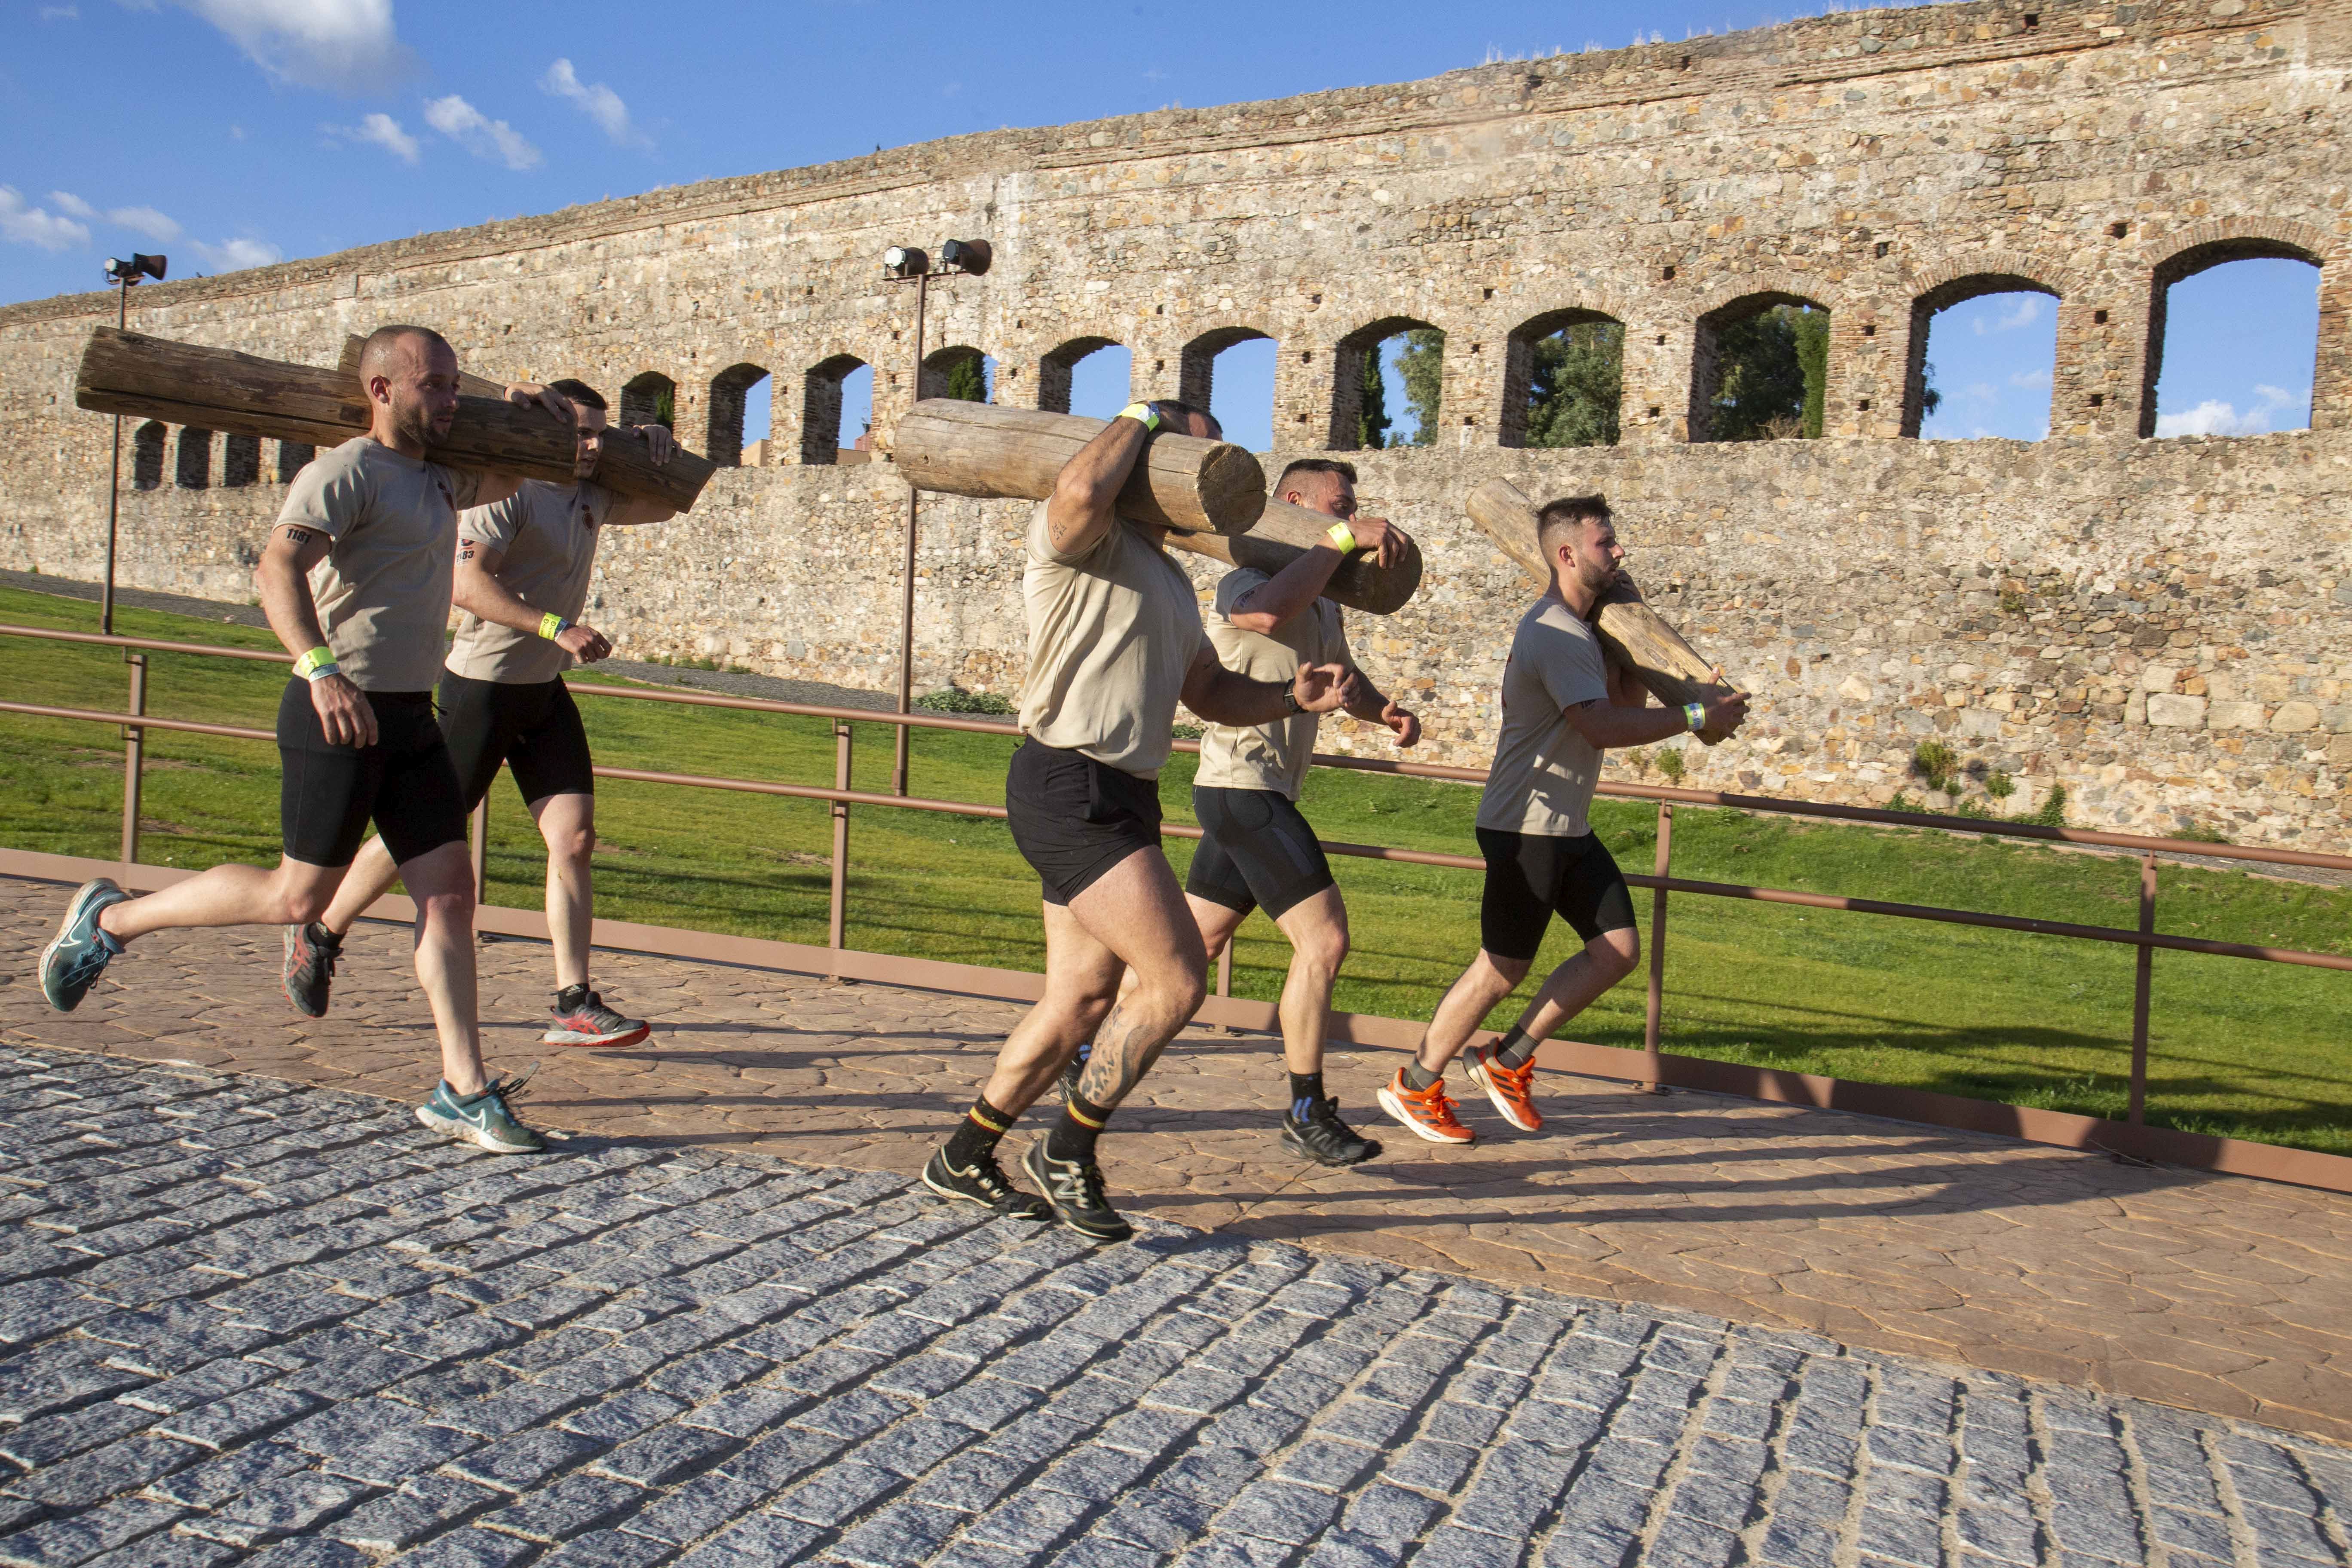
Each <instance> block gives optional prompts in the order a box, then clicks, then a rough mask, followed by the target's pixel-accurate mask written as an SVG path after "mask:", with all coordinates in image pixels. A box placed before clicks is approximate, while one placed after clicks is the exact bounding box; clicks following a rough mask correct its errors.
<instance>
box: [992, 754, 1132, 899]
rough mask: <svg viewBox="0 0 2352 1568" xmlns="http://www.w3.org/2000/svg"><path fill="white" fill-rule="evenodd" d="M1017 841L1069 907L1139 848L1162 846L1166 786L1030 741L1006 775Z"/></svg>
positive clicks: (1050, 891)
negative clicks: (1162, 797)
mask: <svg viewBox="0 0 2352 1568" xmlns="http://www.w3.org/2000/svg"><path fill="white" fill-rule="evenodd" d="M1004 809H1005V813H1006V815H1007V816H1008V817H1009V818H1010V821H1009V823H1008V826H1011V827H1012V829H1013V844H1014V846H1015V847H1018V848H1019V849H1020V851H1021V858H1023V859H1024V860H1026V861H1028V862H1029V865H1030V867H1031V868H1032V869H1034V871H1035V872H1036V873H1037V879H1038V881H1039V882H1041V883H1043V884H1044V886H1045V901H1046V902H1047V903H1049V904H1066V903H1068V902H1069V901H1070V900H1072V899H1075V898H1076V897H1077V896H1078V895H1079V894H1080V893H1083V892H1085V891H1086V890H1087V889H1088V888H1091V887H1093V886H1094V885H1095V883H1096V882H1097V881H1098V880H1100V879H1101V878H1102V875H1103V873H1104V872H1106V871H1108V870H1109V869H1110V868H1112V867H1114V866H1116V865H1118V863H1119V862H1120V861H1122V860H1124V859H1126V858H1128V857H1129V856H1130V855H1132V854H1134V853H1135V852H1136V851H1137V850H1139V849H1157V848H1159V847H1160V785H1159V784H1158V782H1157V781H1156V780H1152V779H1142V778H1138V777H1136V776H1135V775H1134V774H1133V773H1121V772H1119V771H1118V769H1117V768H1114V767H1111V766H1109V765H1108V764H1107V763H1098V762H1097V761H1095V760H1094V759H1093V758H1092V757H1089V756H1087V755H1086V754H1085V753H1084V752H1066V751H1062V750H1059V749H1058V748H1055V747H1053V746H1045V745H1040V744H1038V743H1037V742H1035V741H1032V740H1028V739H1025V738H1024V740H1023V741H1022V742H1021V746H1020V749H1019V750H1017V751H1015V752H1013V765H1012V767H1011V768H1010V769H1008V770H1006V773H1005V775H1004Z"/></svg>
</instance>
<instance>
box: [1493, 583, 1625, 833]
mask: <svg viewBox="0 0 2352 1568" xmlns="http://www.w3.org/2000/svg"><path fill="white" fill-rule="evenodd" d="M1608 698H1609V667H1608V665H1607V664H1606V663H1605V662H1604V661H1603V660H1602V658H1601V639H1600V637H1597V636H1595V635H1594V633H1593V630H1592V628H1591V626H1587V625H1586V624H1585V623H1584V620H1583V618H1582V617H1581V616H1579V615H1577V613H1576V612H1575V611H1573V610H1571V609H1570V608H1569V607H1568V606H1567V605H1565V604H1562V603H1561V602H1560V601H1559V599H1557V598H1555V597H1554V596H1552V595H1549V594H1546V595H1544V596H1543V597H1542V598H1540V599H1538V600H1537V601H1536V603H1535V606H1534V608H1532V609H1530V610H1528V613H1527V614H1526V615H1524V616H1520V617H1519V629H1518V631H1517V633H1516V634H1515V635H1514V636H1513V637H1512V638H1511V658H1510V662H1509V663H1507V664H1506V665H1505V666H1503V728H1502V733H1501V734H1500V735H1498V736H1496V740H1495V762H1494V765H1493V767H1492V769H1491V770H1490V771H1489V773H1488V774H1487V777H1486V794H1485V795H1482V796H1480V797H1479V800H1478V826H1481V827H1495V828H1500V829H1502V830H1504V831H1506V832H1509V833H1535V834H1540V835H1542V836H1544V837H1549V838H1581V837H1584V835H1585V834H1587V833H1589V832H1591V820H1590V814H1591V809H1592V786H1593V785H1594V784H1598V783H1599V782H1600V780H1601V752H1600V750H1599V748H1597V747H1595V746H1594V745H1593V744H1592V743H1591V742H1589V741H1587V740H1586V739H1585V738H1584V737H1583V736H1581V735H1580V734H1578V733H1577V732H1576V729H1575V727H1574V726H1573V725H1571V724H1570V723H1569V721H1568V714H1567V711H1566V710H1568V709H1570V708H1571V707H1573V706H1575V705H1576V704H1578V703H1581V702H1593V701H1604V702H1605V701H1607V700H1608Z"/></svg>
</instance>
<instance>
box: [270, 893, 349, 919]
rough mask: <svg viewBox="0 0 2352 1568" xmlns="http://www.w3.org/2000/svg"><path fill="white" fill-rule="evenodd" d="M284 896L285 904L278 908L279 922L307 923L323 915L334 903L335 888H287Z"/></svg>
mask: <svg viewBox="0 0 2352 1568" xmlns="http://www.w3.org/2000/svg"><path fill="white" fill-rule="evenodd" d="M285 898H286V901H285V904H284V906H283V907H282V908H281V909H280V910H278V920H279V923H280V924H283V925H290V926H291V925H308V924H310V922H311V921H315V920H318V919H319V918H320V917H321V916H323V915H324V914H325V913H326V912H327V910H328V909H329V908H330V907H331V905H332V904H333V903H334V901H335V889H333V888H320V887H302V888H289V889H286V894H285Z"/></svg>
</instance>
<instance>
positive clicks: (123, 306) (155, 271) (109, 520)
mask: <svg viewBox="0 0 2352 1568" xmlns="http://www.w3.org/2000/svg"><path fill="white" fill-rule="evenodd" d="M166 265H168V258H164V257H161V256H142V255H141V254H140V253H139V252H137V251H135V250H134V251H132V252H131V259H130V260H128V261H124V260H122V259H121V258H117V257H112V256H110V257H108V258H106V280H107V281H108V282H110V283H112V284H115V285H117V293H116V297H115V305H114V324H115V326H117V327H118V328H121V327H126V326H128V325H130V322H131V285H133V284H135V283H137V282H138V281H139V280H140V279H142V278H152V279H155V280H156V281H157V282H159V283H160V282H162V281H163V268H165V266H166ZM121 511H122V416H121V415H120V414H118V415H116V416H114V469H113V473H112V476H111V477H110V479H109V480H108V482H107V487H106V581H105V583H104V584H102V585H101V586H100V589H99V599H98V629H99V631H100V633H101V634H103V635H104V636H107V637H112V636H113V635H114V534H115V530H116V528H117V527H118V526H119V525H120V523H121Z"/></svg>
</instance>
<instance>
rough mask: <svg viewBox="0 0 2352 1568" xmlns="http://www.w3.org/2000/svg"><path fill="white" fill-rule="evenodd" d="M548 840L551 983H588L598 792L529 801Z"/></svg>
mask: <svg viewBox="0 0 2352 1568" xmlns="http://www.w3.org/2000/svg"><path fill="white" fill-rule="evenodd" d="M530 815H531V818H532V820H533V821H535V822H537V823H538V824H539V836H540V837H541V838H542V839H544V840H545V841H546V844H547V934H548V937H549V938H550V940H551V941H552V942H554V944H555V988H556V989H557V990H558V991H563V990H568V989H569V988H570V987H572V986H574V985H585V984H588V938H589V933H590V931H591V929H592V928H593V925H594V922H595V919H596V889H595V881H594V876H595V873H594V870H593V866H592V864H591V862H592V861H593V858H594V856H595V853H596V797H595V796H594V795H580V794H572V795H541V797H540V798H539V799H537V800H534V801H532V802H531V803H530Z"/></svg>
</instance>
